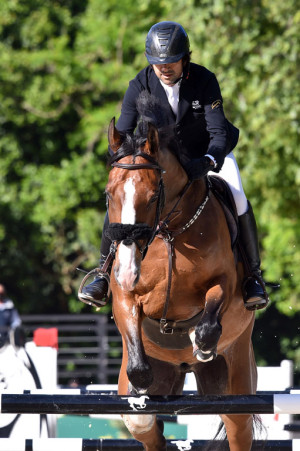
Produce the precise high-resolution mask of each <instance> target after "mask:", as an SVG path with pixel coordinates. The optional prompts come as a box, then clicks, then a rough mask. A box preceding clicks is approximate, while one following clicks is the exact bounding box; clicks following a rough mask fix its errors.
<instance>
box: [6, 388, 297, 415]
mask: <svg viewBox="0 0 300 451" xmlns="http://www.w3.org/2000/svg"><path fill="white" fill-rule="evenodd" d="M0 413H15V414H17V413H20V414H26V413H28V414H29V413H30V414H32V413H37V414H77V415H78V414H79V415H80V414H81V415H89V414H106V415H109V414H161V415H164V414H165V415H191V414H197V415H199V414H200V415H201V414H203V415H210V414H214V415H215V414H274V413H279V414H300V394H272V395H213V396H211V395H209V396H208V395H205V396H199V395H187V396H182V395H181V396H150V395H149V396H147V395H145V396H144V395H143V396H121V395H105V394H104V395H97V394H84V395H69V394H66V395H65V394H58V395H55V394H54V395H53V394H51V395H47V394H41V395H39V394H29V393H28V394H9V393H2V394H1V401H0Z"/></svg>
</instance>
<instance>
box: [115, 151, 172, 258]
mask: <svg viewBox="0 0 300 451" xmlns="http://www.w3.org/2000/svg"><path fill="white" fill-rule="evenodd" d="M128 155H130V154H125V155H124V153H123V152H122V153H120V152H116V153H115V154H114V155H113V156H112V157H111V160H110V165H111V166H112V167H113V168H120V169H127V170H130V171H132V170H133V171H134V170H138V169H153V170H156V171H158V172H159V175H160V180H159V186H158V198H157V203H156V212H155V219H154V224H153V227H150V226H149V225H148V224H144V223H138V224H121V223H111V224H109V226H108V230H107V236H108V238H110V240H111V241H112V242H113V243H115V249H116V247H117V246H118V244H119V243H120V242H121V241H122V242H123V244H125V245H126V246H129V245H131V244H132V243H135V244H136V246H137V248H138V249H139V251H140V253H141V254H142V259H144V258H145V256H146V254H147V250H148V247H149V246H150V244H151V243H152V241H153V240H154V238H155V235H156V233H157V228H158V224H159V219H160V215H161V212H162V209H163V207H164V203H165V190H164V182H163V178H162V173H163V172H164V171H163V169H162V168H161V166H160V165H159V164H158V162H157V161H156V160H155V159H154V158H153V157H151V155H148V154H147V153H145V152H143V151H142V150H138V151H137V152H135V153H134V154H132V155H133V163H120V160H121V159H122V158H124V157H125V156H128ZM136 157H142V158H144V159H145V160H147V163H136V162H135V159H136ZM140 240H146V243H145V244H144V246H141V244H140V243H139V241H140Z"/></svg>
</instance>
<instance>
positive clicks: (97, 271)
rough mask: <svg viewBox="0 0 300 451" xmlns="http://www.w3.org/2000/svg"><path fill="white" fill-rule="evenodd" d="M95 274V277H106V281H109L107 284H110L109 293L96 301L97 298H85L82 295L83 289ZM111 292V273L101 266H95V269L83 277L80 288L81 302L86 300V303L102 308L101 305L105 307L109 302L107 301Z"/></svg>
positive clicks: (79, 296) (79, 297)
mask: <svg viewBox="0 0 300 451" xmlns="http://www.w3.org/2000/svg"><path fill="white" fill-rule="evenodd" d="M93 275H95V277H94V278H96V277H98V278H102V279H105V280H106V282H107V285H108V291H107V294H106V295H105V296H104V297H103V299H102V300H101V301H95V300H91V299H84V298H83V297H81V295H82V289H83V287H84V285H85V283H86V281H87V280H88V279H89V278H90V277H91V276H93ZM110 293H111V289H110V276H109V274H108V273H107V272H104V271H102V269H100V268H95V269H92V270H91V271H90V272H88V273H87V274H86V275H85V276H84V278H83V279H82V282H81V284H80V286H79V289H78V299H79V300H80V301H81V302H84V303H85V304H88V305H91V306H93V307H97V308H101V307H104V306H105V305H106V304H107V301H108V299H109V296H110Z"/></svg>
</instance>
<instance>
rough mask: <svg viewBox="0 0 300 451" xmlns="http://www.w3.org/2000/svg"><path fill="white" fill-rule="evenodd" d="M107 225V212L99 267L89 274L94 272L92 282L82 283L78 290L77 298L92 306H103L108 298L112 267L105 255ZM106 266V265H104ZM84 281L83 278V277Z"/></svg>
mask: <svg viewBox="0 0 300 451" xmlns="http://www.w3.org/2000/svg"><path fill="white" fill-rule="evenodd" d="M108 225H109V220H108V214H107V213H106V216H105V220H104V225H103V232H102V241H101V249H100V253H101V256H100V262H99V268H96V269H94V270H93V271H91V273H89V274H92V273H93V274H96V276H95V278H94V280H93V282H91V283H90V284H89V285H87V286H86V287H84V288H82V284H81V286H80V288H79V291H78V298H79V300H80V301H82V302H85V303H86V304H89V305H93V306H94V307H103V306H104V305H105V304H106V303H107V300H108V291H109V283H110V271H111V267H112V261H113V259H111V261H110V262H107V261H106V260H107V256H108V255H109V253H110V246H111V241H110V239H109V238H108V237H107V236H106V234H105V231H106V230H107V227H108ZM106 266H107V267H106ZM83 281H84V279H83Z"/></svg>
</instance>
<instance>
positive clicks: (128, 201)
mask: <svg viewBox="0 0 300 451" xmlns="http://www.w3.org/2000/svg"><path fill="white" fill-rule="evenodd" d="M124 191H125V200H124V204H123V206H122V213H121V222H122V224H134V223H135V209H134V203H133V201H134V195H135V186H134V183H133V179H132V178H130V179H128V180H127V181H126V183H125V185H124Z"/></svg>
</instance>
